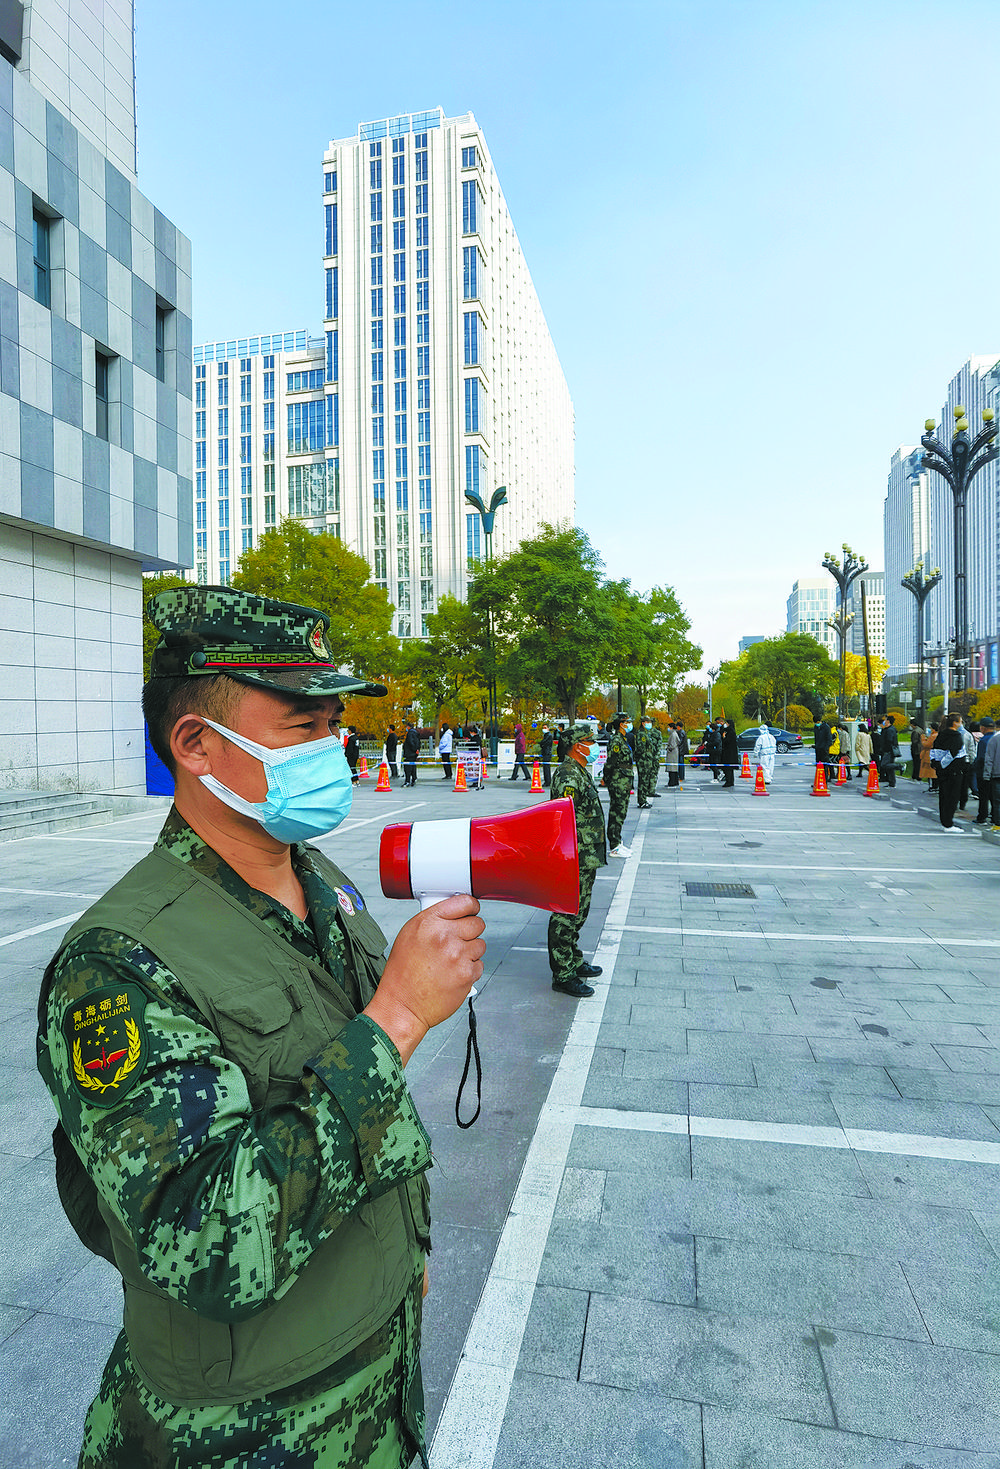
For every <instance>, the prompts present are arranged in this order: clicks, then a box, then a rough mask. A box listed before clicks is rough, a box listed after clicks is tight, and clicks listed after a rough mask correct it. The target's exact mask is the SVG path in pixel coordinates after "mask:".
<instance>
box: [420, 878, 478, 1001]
mask: <svg viewBox="0 0 1000 1469" xmlns="http://www.w3.org/2000/svg"><path fill="white" fill-rule="evenodd" d="M454 896H455V894H454V893H420V894H419V897H420V911H421V913H422V912H423V911H424V909H425V908H433V907H434V904H435V903H443V902H444V900H445V898H453V897H454ZM478 994H479V991H478V990H477V989H476V986H475V985H473V986H472V988H471V990H470V991H469V999H470V1000H474V999H475V998H476V996H477V995H478Z"/></svg>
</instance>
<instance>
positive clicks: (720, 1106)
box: [688, 1082, 839, 1127]
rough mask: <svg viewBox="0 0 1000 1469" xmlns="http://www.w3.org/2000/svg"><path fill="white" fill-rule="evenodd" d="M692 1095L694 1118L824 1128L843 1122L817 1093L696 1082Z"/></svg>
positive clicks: (689, 1093)
mask: <svg viewBox="0 0 1000 1469" xmlns="http://www.w3.org/2000/svg"><path fill="white" fill-rule="evenodd" d="M688 1095H689V1106H690V1108H691V1116H692V1117H733V1118H739V1119H742V1120H744V1121H747V1122H794V1123H799V1124H802V1123H806V1124H810V1125H813V1126H820V1127H837V1126H838V1125H839V1122H838V1118H837V1113H836V1110H835V1109H834V1107H833V1104H832V1103H831V1102H830V1101H829V1100H828V1099H827V1098H826V1097H824V1096H820V1095H817V1094H816V1093H815V1092H814V1093H811V1094H810V1095H808V1096H798V1095H796V1094H795V1093H792V1092H787V1091H781V1090H779V1089H776V1088H771V1087H755V1086H709V1085H705V1084H703V1083H700V1082H692V1083H690V1085H689V1087H688Z"/></svg>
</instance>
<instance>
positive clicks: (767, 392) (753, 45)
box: [135, 0, 1000, 667]
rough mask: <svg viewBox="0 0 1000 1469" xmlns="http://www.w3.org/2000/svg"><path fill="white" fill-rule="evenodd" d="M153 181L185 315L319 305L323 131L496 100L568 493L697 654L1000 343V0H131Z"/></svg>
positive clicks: (859, 494)
mask: <svg viewBox="0 0 1000 1469" xmlns="http://www.w3.org/2000/svg"><path fill="white" fill-rule="evenodd" d="M135 10H136V87H137V123H138V169H139V184H140V187H141V188H142V190H143V192H144V193H145V194H146V195H147V196H148V197H149V198H151V199H152V200H153V201H154V203H155V204H156V205H157V206H158V207H159V208H160V209H162V210H163V212H164V213H165V214H167V215H168V217H169V218H171V219H172V220H173V221H174V222H175V223H176V224H177V225H178V226H179V227H180V228H181V229H182V230H183V231H184V232H185V233H186V234H187V235H188V236H189V237H190V238H191V241H192V247H193V261H194V340H195V341H196V342H201V341H212V340H215V339H217V338H223V337H234V336H245V335H248V334H250V333H255V332H270V331H275V330H291V329H293V328H301V327H308V328H309V329H310V331H312V332H314V333H316V334H318V333H319V332H320V330H321V326H322V322H321V317H322V259H321V256H322V234H321V231H322V199H321V160H322V155H323V150H324V148H325V147H326V145H327V143H328V142H329V140H330V139H332V138H341V137H348V136H351V135H352V134H354V132H355V131H356V128H357V125H358V123H359V122H362V121H368V120H370V119H374V118H381V117H388V116H392V115H394V114H397V113H401V112H410V111H419V110H423V109H427V108H432V107H437V106H440V107H442V108H443V109H444V111H445V114H446V116H449V117H453V116H457V115H459V114H462V113H465V112H469V111H471V112H473V113H474V114H475V117H476V120H477V122H478V123H479V125H480V127H481V128H482V130H483V132H484V134H485V137H486V140H487V143H488V145H489V149H490V152H491V154H492V157H493V163H494V166H495V168H496V171H497V175H498V178H499V180H500V185H501V188H502V189H503V192H504V195H505V197H506V200H507V204H508V207H509V209H510V212H511V215H512V218H513V221H514V225H515V228H516V230H517V233H518V236H519V239H520V242H521V246H522V249H523V251H524V254H525V257H526V259H527V262H528V267H529V269H530V271H531V275H532V279H533V281H534V284H535V288H536V290H537V292H538V295H539V299H540V300H541V303H542V308H543V310H544V312H545V316H546V320H547V322H548V325H549V330H550V332H551V334H552V337H553V340H554V342H555V345H556V349H557V351H558V353H559V358H560V361H561V363H562V367H563V371H564V373H565V375H566V380H567V382H568V384H569V389H570V393H571V395H572V398H573V402H574V407H575V411H576V519H577V523H578V524H579V525H580V526H581V527H582V528H583V529H584V530H585V531H586V532H587V534H588V535H589V537H590V539H591V541H592V542H593V544H594V545H595V546H596V548H597V549H598V551H599V552H600V554H601V556H602V558H603V561H604V565H605V570H606V572H607V574H608V575H609V576H611V577H614V578H621V577H627V578H629V580H630V581H631V584H632V586H633V587H634V588H635V589H636V590H638V591H646V590H648V589H649V588H650V587H652V586H654V585H660V586H662V585H667V586H672V587H673V588H674V590H675V591H676V593H677V595H678V598H679V599H680V601H681V604H682V605H683V607H684V608H685V610H686V612H687V614H688V616H689V618H690V619H691V634H690V636H691V638H692V640H693V641H694V642H696V643H697V644H699V646H701V647H702V648H703V650H704V666H706V667H707V666H710V665H712V664H715V663H717V662H718V661H719V659H720V658H730V657H734V656H735V655H736V651H737V644H738V642H739V639H740V638H741V637H743V636H744V635H750V634H764V635H768V636H771V635H775V634H777V633H780V632H781V631H783V630H784V626H785V601H786V598H787V596H788V594H789V592H790V591H791V586H792V582H793V581H794V580H795V579H796V578H798V577H800V576H818V575H822V567H821V563H822V560H823V556H824V554H825V552H826V551H827V550H831V549H832V550H835V551H836V550H838V549H839V547H840V546H841V544H842V543H843V542H848V543H850V544H851V545H852V546H853V547H854V548H855V550H857V551H859V552H860V553H862V554H863V555H865V556H866V557H867V559H868V562H869V565H871V566H872V567H873V568H881V567H882V565H883V551H882V505H883V501H884V498H885V488H886V479H887V475H888V470H889V460H890V457H891V455H892V452H893V450H894V449H895V448H896V447H897V446H898V445H900V444H904V443H905V444H908V445H913V444H916V443H917V442H918V440H919V436H920V433H921V431H922V428H923V421H924V419H925V418H926V417H928V416H939V415H940V413H941V408H942V404H943V403H944V400H945V395H946V391H947V385H948V381H949V379H950V378H951V377H952V376H953V375H954V374H955V372H957V370H958V369H959V367H960V366H961V364H962V363H963V362H964V361H965V360H966V359H967V358H968V357H970V356H972V355H974V354H979V353H991V352H998V353H1000V300H998V292H997V264H996V261H997V248H996V246H997V240H998V239H1000V229H998V226H1000V190H998V189H997V185H996V166H995V158H996V150H997V141H998V127H997V116H996V109H995V102H996V96H997V89H998V79H1000V7H998V6H997V4H996V0H900V3H896V0H659V3H651V0H618V3H617V4H615V5H608V4H606V3H604V4H600V5H598V4H595V3H592V0H577V3H574V4H564V3H555V0H530V3H526V0H505V3H504V4H503V5H502V6H478V7H473V6H470V5H469V4H468V3H465V4H461V5H459V4H455V3H452V0H436V3H435V4H434V5H426V4H423V5H418V4H415V3H398V0H382V3H381V4H380V5H378V6H377V7H376V6H362V5H351V6H346V5H337V4H331V3H330V0H296V3H295V4H293V5H288V6H287V7H277V6H275V5H273V4H270V3H267V4H265V3H262V0H239V3H237V0H210V3H208V4H206V3H204V0H197V3H195V0H135Z"/></svg>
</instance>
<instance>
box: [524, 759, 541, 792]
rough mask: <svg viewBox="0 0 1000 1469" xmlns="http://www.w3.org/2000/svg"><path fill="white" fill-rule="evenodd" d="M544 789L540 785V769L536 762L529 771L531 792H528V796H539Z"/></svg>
mask: <svg viewBox="0 0 1000 1469" xmlns="http://www.w3.org/2000/svg"><path fill="white" fill-rule="evenodd" d="M544 789H545V787H544V786H543V785H542V771H541V767H540V765H539V764H538V761H537V760H536V761H535V764H534V766H533V768H532V771H531V790H530V791H529V792H528V795H529V796H540V795H541V794H542V792H543V790H544Z"/></svg>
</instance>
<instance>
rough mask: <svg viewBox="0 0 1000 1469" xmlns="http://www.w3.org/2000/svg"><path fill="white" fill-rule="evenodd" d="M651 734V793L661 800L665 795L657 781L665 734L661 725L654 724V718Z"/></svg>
mask: <svg viewBox="0 0 1000 1469" xmlns="http://www.w3.org/2000/svg"><path fill="white" fill-rule="evenodd" d="M649 735H650V738H651V740H652V741H653V788H652V790H651V791H650V793H649V794H650V795H651V796H652V798H653V800H654V801H661V800H662V799H663V797H662V796H661V795H660V793H659V791H658V790H657V789H656V782H657V781H658V780H659V778H660V761H661V758H662V755H663V736H662V735H661V734H660V727H659V725H658V724H654V723H653V722H652V720H650V729H649Z"/></svg>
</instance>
